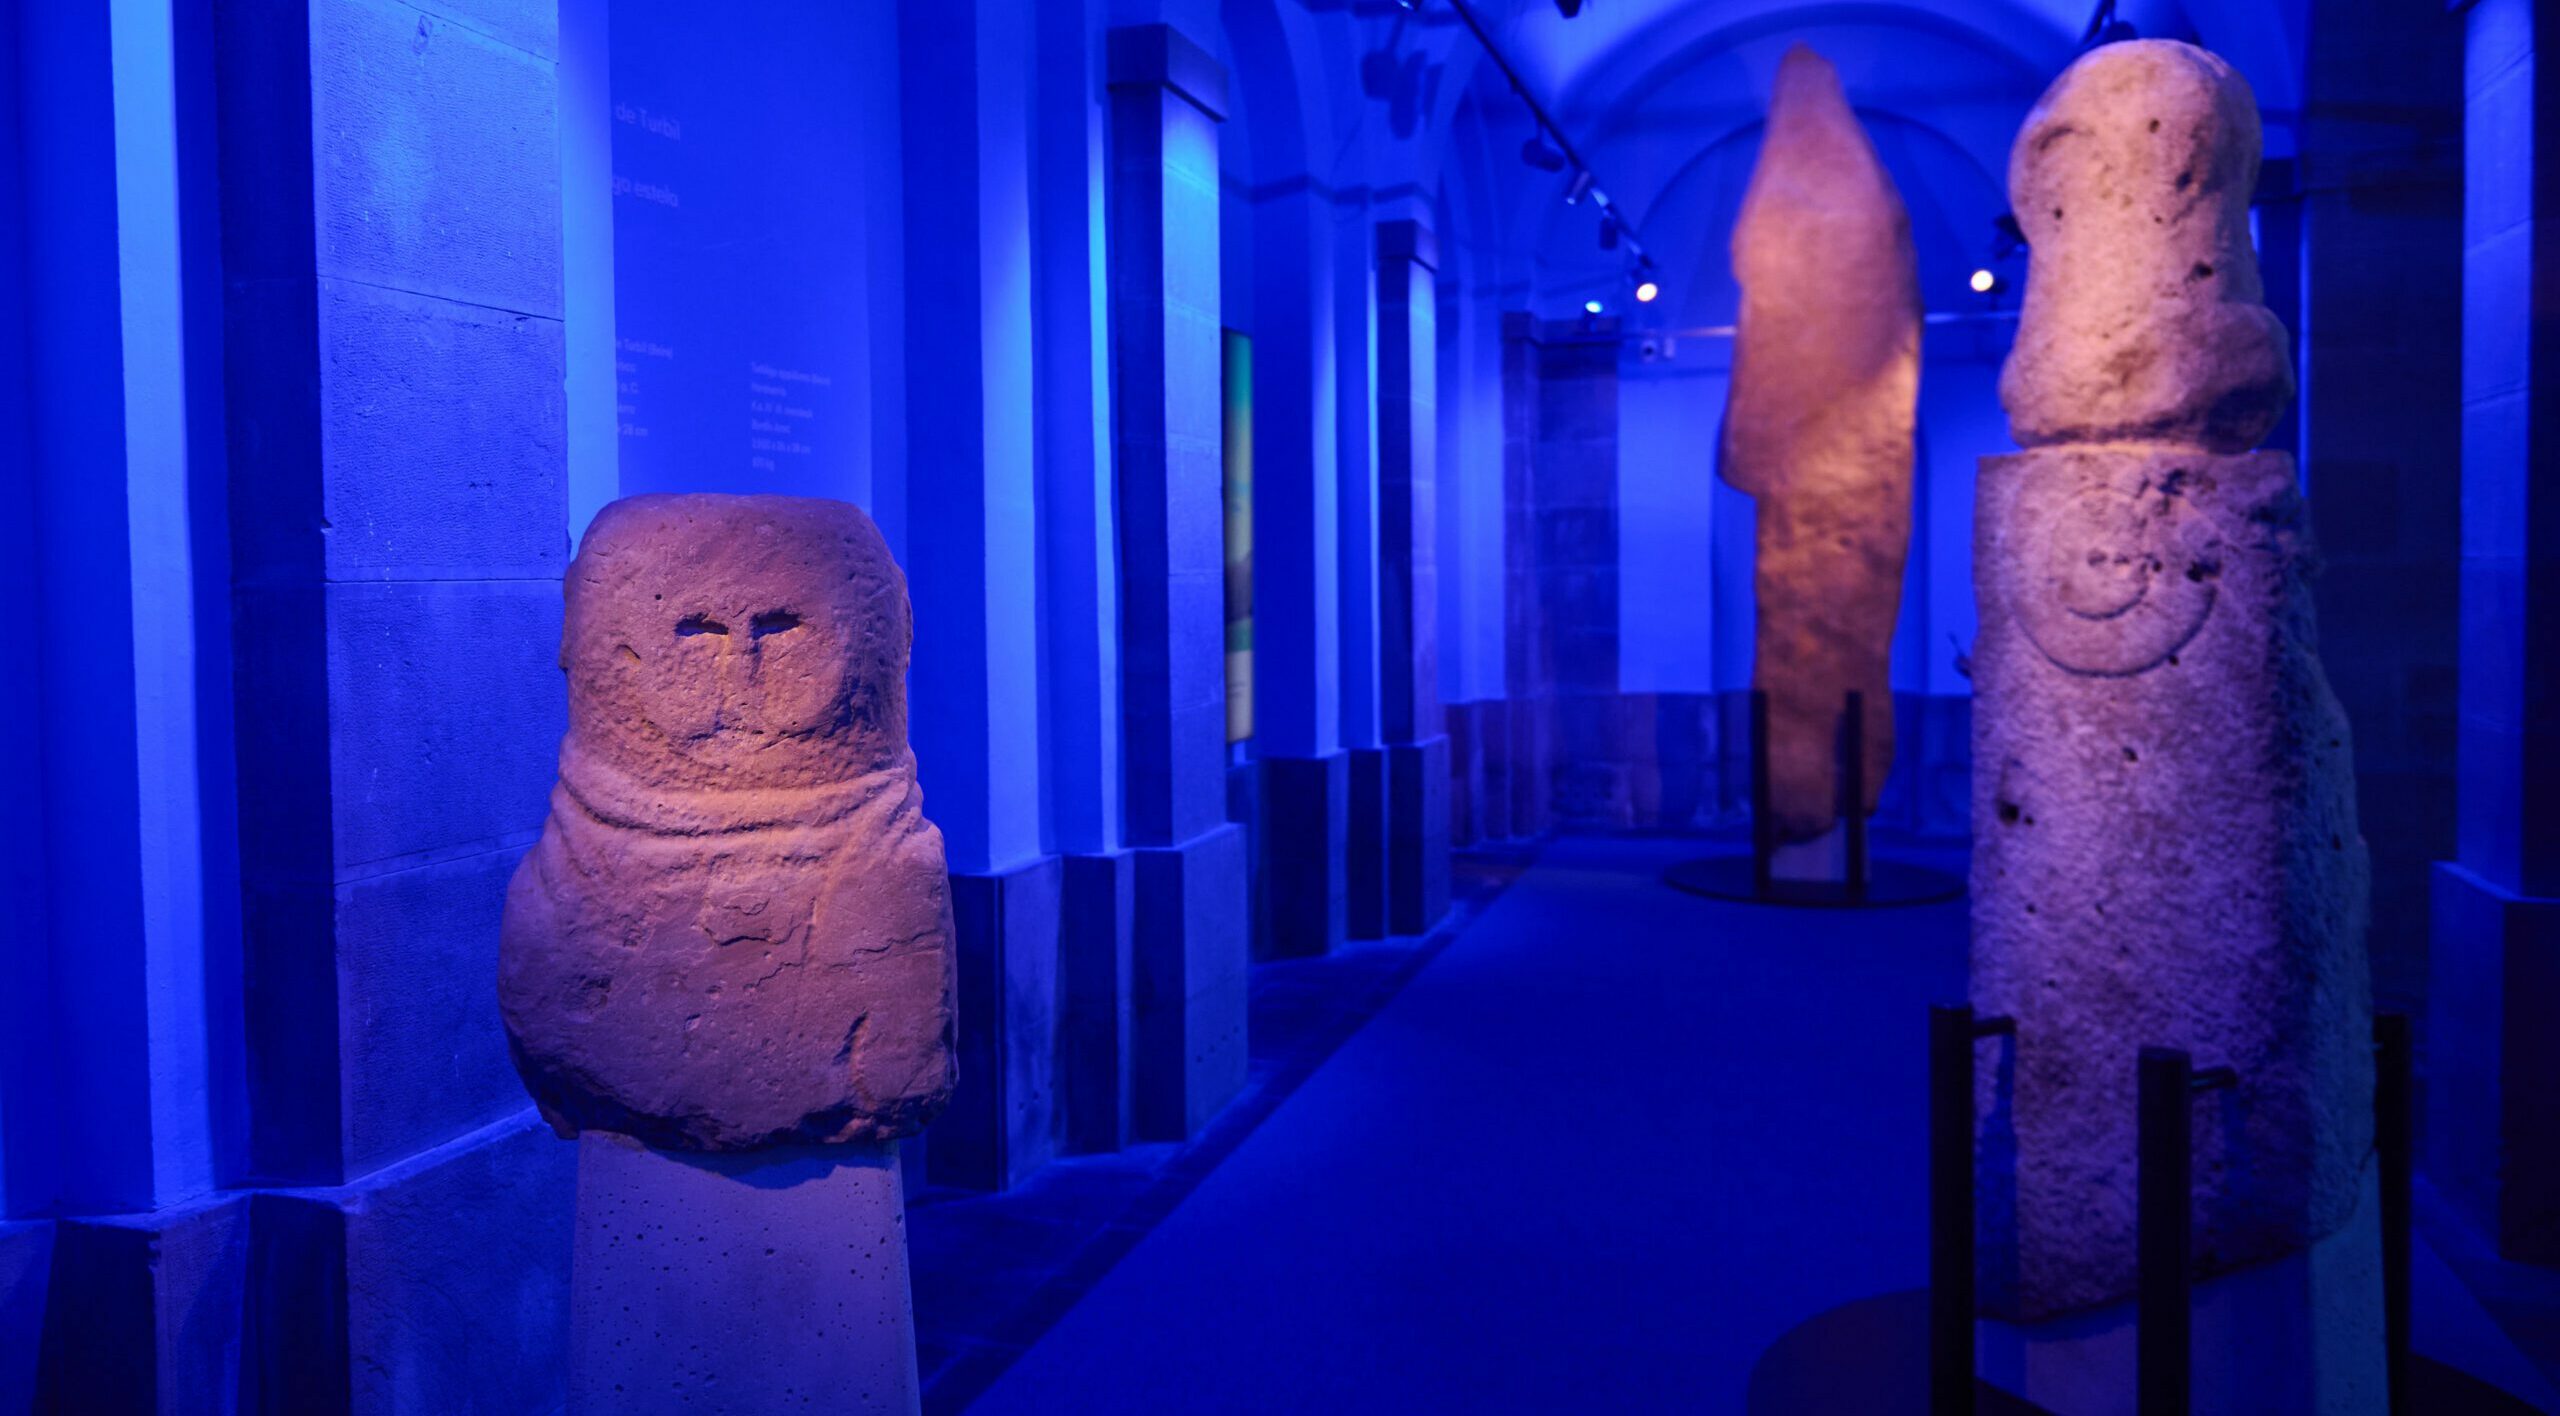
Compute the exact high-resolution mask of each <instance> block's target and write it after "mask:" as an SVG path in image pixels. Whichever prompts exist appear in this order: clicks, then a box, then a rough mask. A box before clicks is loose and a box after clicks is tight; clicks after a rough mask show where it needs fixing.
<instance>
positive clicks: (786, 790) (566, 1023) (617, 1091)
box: [499, 495, 953, 1151]
mask: <svg viewBox="0 0 2560 1416" xmlns="http://www.w3.org/2000/svg"><path fill="white" fill-rule="evenodd" d="M564 590H565V594H566V598H567V617H566V623H565V625H564V627H563V630H562V634H561V648H560V664H561V668H562V669H563V670H564V671H565V672H566V673H567V674H568V678H569V734H568V736H567V738H565V739H564V740H563V741H562V743H561V745H560V780H559V783H558V785H557V786H556V787H554V788H553V790H552V794H551V814H550V817H549V819H548V820H547V821H546V822H545V823H544V825H543V831H542V839H541V841H540V842H539V843H538V844H537V845H535V847H534V848H533V850H532V851H531V852H530V853H528V854H527V855H526V857H525V860H524V863H523V864H522V865H521V866H520V867H519V868H518V869H517V871H516V876H515V880H514V883H513V884H512V885H511V886H510V887H509V890H508V894H507V906H506V921H505V926H504V931H503V936H502V942H501V953H500V960H499V1002H500V1007H501V1011H502V1013H503V1015H504V1017H505V1021H506V1026H507V1031H508V1034H509V1037H510V1040H511V1041H512V1043H513V1046H514V1051H515V1056H516V1064H517V1068H518V1070H519V1071H520V1072H521V1073H522V1074H523V1077H524V1080H525V1084H526V1086H527V1088H528V1089H529V1090H530V1091H531V1092H532V1093H533V1096H534V1099H535V1100H536V1101H537V1102H538V1103H539V1104H540V1105H541V1107H542V1111H543V1114H544V1115H545V1116H546V1117H548V1118H549V1119H550V1121H551V1123H552V1125H553V1127H554V1128H555V1129H557V1130H558V1131H560V1133H561V1134H563V1135H575V1134H577V1133H579V1132H581V1131H589V1130H595V1131H606V1132H615V1133H619V1134H622V1135H626V1136H629V1137H632V1138H634V1139H636V1140H639V1141H642V1142H644V1143H646V1144H649V1145H653V1146H658V1147H661V1148H666V1149H674V1150H718V1151H734V1150H749V1149H756V1148H760V1147H768V1146H778V1145H796V1144H828V1143H839V1142H852V1141H881V1140H888V1139H892V1138H895V1137H898V1136H903V1135H908V1134H912V1133H913V1132H915V1131H917V1130H920V1129H921V1128H922V1127H923V1126H924V1125H925V1124H926V1123H927V1122H929V1121H930V1120H932V1119H933V1117H934V1116H935V1115H936V1114H938V1113H939V1112H940V1111H941V1109H942V1107H943V1105H944V1103H945V1102H946V1101H947V1100H948V1099H949V1097H950V1093H951V1086H952V1081H953V1064H952V995H953V973H952V953H951V906H950V886H949V882H948V879H947V877H946V876H945V873H944V868H943V855H942V834H941V832H939V831H938V830H936V829H935V828H934V826H933V824H932V823H931V822H930V821H927V820H926V819H925V816H924V811H923V799H922V795H921V793H920V792H919V790H918V788H917V785H916V772H915V758H914V755H913V753H912V752H911V751H910V750H909V748H908V744H907V724H906V697H905V686H904V685H905V676H906V668H907V655H908V649H909V644H910V641H911V640H912V637H913V627H912V619H911V617H910V612H909V609H908V604H907V593H906V582H905V579H904V577H903V576H901V575H900V573H899V571H898V567H897V565H896V563H895V562H894V561H893V560H891V559H890V556H889V550H888V546H887V544H886V543H885V542H883V541H882V540H881V538H880V533H879V531H878V529H877V528H875V527H874V526H873V525H872V524H871V520H870V518H869V517H867V516H865V515H864V514H863V513H862V511H861V510H860V509H859V508H857V507H853V506H850V505H847V504H845V503H841V502H833V501H823V500H816V499H809V498H799V497H778V496H712V495H689V496H642V497H632V498H628V499H626V500H623V501H619V502H616V503H614V504H613V505H611V506H609V507H607V508H605V510H604V511H603V513H602V514H600V515H599V516H598V517H597V518H596V521H595V524H594V526H593V527H592V528H590V529H589V531H588V532H587V535H586V539H585V541H584V543H583V544H582V545H581V546H580V548H579V551H578V556H577V559H576V560H575V561H573V562H572V563H571V564H570V567H569V573H568V577H567V580H566V583H565V586H564Z"/></svg>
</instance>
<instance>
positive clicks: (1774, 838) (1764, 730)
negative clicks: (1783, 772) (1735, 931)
mask: <svg viewBox="0 0 2560 1416" xmlns="http://www.w3.org/2000/svg"><path fill="white" fill-rule="evenodd" d="M1777 851H1778V817H1777V812H1776V811H1775V810H1774V809H1773V808H1772V807H1771V806H1770V804H1769V694H1768V692H1767V690H1765V689H1757V688H1755V689H1753V690H1751V894H1752V898H1754V899H1757V900H1760V901H1763V902H1766V901H1767V900H1768V899H1769V897H1770V894H1771V892H1772V890H1773V888H1774V887H1775V883H1776V882H1775V877H1774V876H1773V875H1772V874H1771V873H1770V861H1771V859H1772V858H1773V857H1774V856H1776V854H1777Z"/></svg>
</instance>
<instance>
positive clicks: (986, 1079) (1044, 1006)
mask: <svg viewBox="0 0 2560 1416" xmlns="http://www.w3.org/2000/svg"><path fill="white" fill-rule="evenodd" d="M898 46H899V54H900V62H901V65H902V66H903V79H902V84H901V88H900V104H901V113H900V118H901V122H902V124H903V129H902V133H901V150H902V154H903V163H902V166H903V170H904V183H905V197H906V226H905V232H904V239H905V243H906V263H907V270H906V276H907V280H906V287H907V290H908V292H909V293H908V301H907V312H908V318H907V319H906V322H905V325H906V348H905V356H906V388H907V409H906V426H907V446H908V461H907V466H906V468H905V469H904V475H903V480H904V483H905V496H906V517H907V536H906V542H905V555H906V566H907V571H908V573H909V575H910V576H911V577H912V580H913V583H914V587H915V608H916V658H915V673H914V680H913V691H914V694H915V707H916V712H915V751H916V762H917V770H918V772H919V773H920V775H921V778H922V781H923V784H924V789H925V790H926V791H927V792H928V793H930V794H931V796H932V800H933V812H934V819H935V821H936V822H938V823H939V824H940V825H941V827H942V829H943V830H944V832H945V833H947V836H948V839H949V843H950V865H951V894H952V915H953V923H954V925H955V927H956V928H957V930H958V935H957V939H958V952H959V961H960V965H959V967H960V1009H961V1016H962V1018H963V1019H964V1022H963V1024H962V1026H961V1029H960V1047H961V1059H960V1076H961V1082H960V1090H959V1092H958V1093H957V1094H956V1095H955V1096H954V1097H953V1098H952V1103H951V1109H950V1111H949V1113H948V1114H946V1115H945V1116H944V1118H943V1119H942V1120H941V1121H940V1122H939V1123H937V1124H936V1125H935V1126H934V1128H933V1130H932V1131H931V1133H930V1134H929V1136H928V1137H927V1144H926V1146H925V1150H926V1153H927V1155H926V1168H927V1171H928V1173H929V1174H930V1175H931V1177H932V1178H933V1179H935V1180H936V1181H939V1182H942V1183H946V1184H953V1185H960V1186H965V1187H968V1188H973V1189H1001V1188H1004V1187H1006V1186H1009V1185H1012V1184H1014V1183H1016V1182H1017V1181H1019V1180H1021V1179H1022V1178H1023V1177H1025V1176H1027V1175H1029V1174H1030V1173H1031V1172H1033V1171H1034V1170H1037V1169H1038V1168H1040V1167H1041V1166H1042V1165H1044V1164H1046V1163H1048V1161H1049V1160H1051V1159H1052V1158H1054V1157H1055V1156H1056V1155H1057V1153H1058V1150H1059V1147H1060V1145H1061V1143H1062V1139H1063V1129H1064V1120H1063V1118H1062V1117H1061V1115H1060V1112H1059V1105H1058V1097H1059V1076H1058V1066H1059V1053H1060V1036H1059V1025H1060V1017H1061V1014H1062V1013H1063V1011H1064V1006H1063V998H1064V992H1065V981H1064V978H1063V976H1062V970H1061V959H1060V952H1059V951H1060V933H1059V924H1060V919H1059V910H1060V899H1061V894H1062V891H1063V888H1064V887H1063V875H1064V870H1063V867H1062V865H1061V863H1060V861H1059V860H1058V858H1057V857H1056V856H1055V855H1053V854H1051V853H1050V850H1049V847H1048V844H1047V843H1046V842H1045V841H1044V840H1043V838H1042V829H1043V819H1044V805H1045V803H1044V792H1045V784H1044V775H1045V772H1046V763H1045V762H1044V760H1043V754H1042V743H1041V724H1040V709H1041V703H1042V684H1041V679H1040V670H1041V646H1040V637H1041V622H1040V621H1041V585H1040V579H1039V567H1040V553H1039V539H1040V529H1039V524H1038V523H1039V506H1040V501H1039V483H1038V471H1037V469H1038V457H1039V454H1038V447H1037V431H1036V430H1037V429H1038V427H1039V421H1038V420H1039V405H1038V402H1037V389H1036V386H1035V385H1036V380H1035V377H1034V367H1035V366H1034V352H1033V351H1034V348H1035V343H1034V313H1033V308H1032V302H1031V301H1030V300H1029V299H1028V298H1026V297H1027V295H1028V294H1029V292H1030V291H1031V290H1032V289H1033V288H1034V269H1033V260H1032V250H1033V246H1034V239H1033V223H1032V213H1031V205H1030V203H1031V195H1030V192H1031V184H1030V174H1031V161H1032V158H1031V148H1032V142H1033V138H1032V121H1031V108H1030V96H1031V94H1032V92H1033V76H1034V74H1035V72H1036V71H1037V66H1036V65H1035V63H1034V58H1035V48H1034V45H1033V42H1032V37H1031V34H1030V33H1029V31H1028V29H1027V28H1026V27H1025V26H1024V25H1023V24H1022V22H1021V16H1020V13H1019V8H1018V7H1016V6H1011V5H1002V4H997V3H994V0H964V3H958V4H948V5H927V6H903V7H900V9H899V11H898ZM924 292H931V297H930V298H929V299H928V298H926V297H925V295H924Z"/></svg>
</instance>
